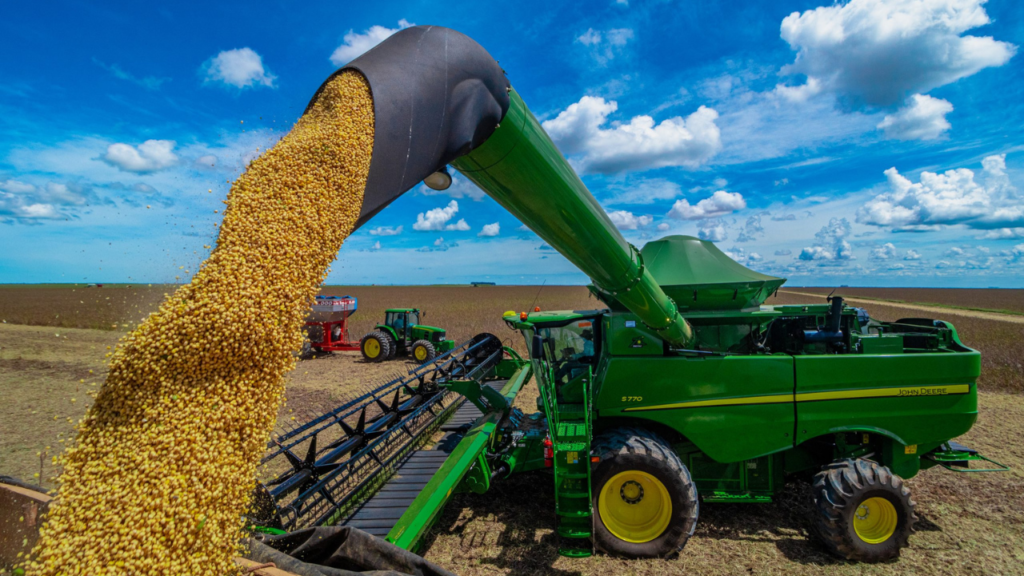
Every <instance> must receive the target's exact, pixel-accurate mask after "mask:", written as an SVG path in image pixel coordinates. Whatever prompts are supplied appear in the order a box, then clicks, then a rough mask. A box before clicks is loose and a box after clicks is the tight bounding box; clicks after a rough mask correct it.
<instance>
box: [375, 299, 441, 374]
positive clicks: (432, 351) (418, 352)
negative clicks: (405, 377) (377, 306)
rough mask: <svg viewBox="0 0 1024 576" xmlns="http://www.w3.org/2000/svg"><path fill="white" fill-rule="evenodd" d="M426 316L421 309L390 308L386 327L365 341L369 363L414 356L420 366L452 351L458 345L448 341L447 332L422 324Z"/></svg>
mask: <svg viewBox="0 0 1024 576" xmlns="http://www.w3.org/2000/svg"><path fill="white" fill-rule="evenodd" d="M420 316H426V312H421V311H420V309H419V308H389V309H387V310H385V311H384V323H383V324H377V326H376V327H375V328H374V330H373V332H370V333H369V334H367V335H366V336H364V337H363V340H362V341H361V342H360V349H361V350H362V352H363V358H365V359H366V360H367V361H368V362H382V361H384V360H390V359H392V358H394V357H396V356H412V358H413V360H415V361H416V363H417V364H422V363H424V362H429V361H431V360H433V359H434V358H435V357H436V356H437V355H438V354H444V353H445V352H448V351H449V350H451V349H452V348H453V347H454V345H455V343H454V342H453V341H452V340H448V339H446V338H445V336H446V332H445V329H444V328H437V327H435V326H424V325H422V324H420V323H419V322H420Z"/></svg>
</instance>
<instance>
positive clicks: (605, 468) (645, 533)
mask: <svg viewBox="0 0 1024 576" xmlns="http://www.w3.org/2000/svg"><path fill="white" fill-rule="evenodd" d="M592 453H593V454H594V455H596V456H600V458H601V461H600V464H598V466H597V469H596V470H595V471H594V474H593V487H594V493H593V498H594V512H595V515H596V519H595V522H594V526H595V529H594V543H595V544H596V545H597V547H598V548H599V549H601V550H604V551H605V552H607V553H609V554H614V555H617V556H627V557H631V558H666V557H670V556H673V555H674V554H676V553H677V552H679V551H680V550H682V549H683V546H685V545H686V541H687V540H688V539H689V538H690V536H692V535H693V530H694V528H695V527H696V526H697V515H698V512H699V504H698V502H697V488H696V487H695V486H694V484H693V480H691V478H690V472H689V471H688V470H687V469H686V466H684V465H683V463H682V461H680V460H679V456H677V455H676V453H675V452H673V451H672V448H671V447H670V446H669V444H668V442H666V441H665V440H664V439H662V438H661V437H660V436H658V435H656V434H654V433H652V432H649V431H647V430H644V429H642V428H616V429H613V430H609V431H607V432H605V433H603V434H601V435H600V436H598V437H596V438H594V443H593V450H592Z"/></svg>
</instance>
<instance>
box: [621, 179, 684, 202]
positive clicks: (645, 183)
mask: <svg viewBox="0 0 1024 576" xmlns="http://www.w3.org/2000/svg"><path fill="white" fill-rule="evenodd" d="M607 189H608V190H610V191H612V192H613V195H612V197H611V198H608V199H607V200H603V201H602V203H603V204H607V205H609V206H612V205H615V204H654V203H655V202H659V201H664V200H672V199H673V198H675V197H677V196H679V195H680V194H682V193H683V190H682V188H680V187H679V184H676V183H675V182H672V181H671V180H665V179H663V178H645V179H642V180H639V181H637V182H636V183H631V184H626V185H624V186H614V185H613V186H608V187H607Z"/></svg>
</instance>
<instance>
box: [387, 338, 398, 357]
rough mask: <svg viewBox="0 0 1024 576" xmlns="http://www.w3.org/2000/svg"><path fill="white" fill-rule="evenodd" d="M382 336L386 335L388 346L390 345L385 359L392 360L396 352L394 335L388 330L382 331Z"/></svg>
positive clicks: (396, 345)
mask: <svg viewBox="0 0 1024 576" xmlns="http://www.w3.org/2000/svg"><path fill="white" fill-rule="evenodd" d="M384 336H386V337H387V339H388V346H390V348H388V358H387V359H388V360H394V359H395V356H396V355H397V354H398V342H396V341H395V337H394V336H392V335H391V333H390V332H384Z"/></svg>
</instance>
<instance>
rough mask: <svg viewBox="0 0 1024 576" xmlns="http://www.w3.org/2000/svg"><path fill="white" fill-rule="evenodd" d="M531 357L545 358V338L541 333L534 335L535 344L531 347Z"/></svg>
mask: <svg viewBox="0 0 1024 576" xmlns="http://www.w3.org/2000/svg"><path fill="white" fill-rule="evenodd" d="M530 357H531V358H536V359H538V360H542V359H543V358H544V339H543V338H541V337H540V334H534V335H533V345H532V346H531V347H530Z"/></svg>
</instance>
